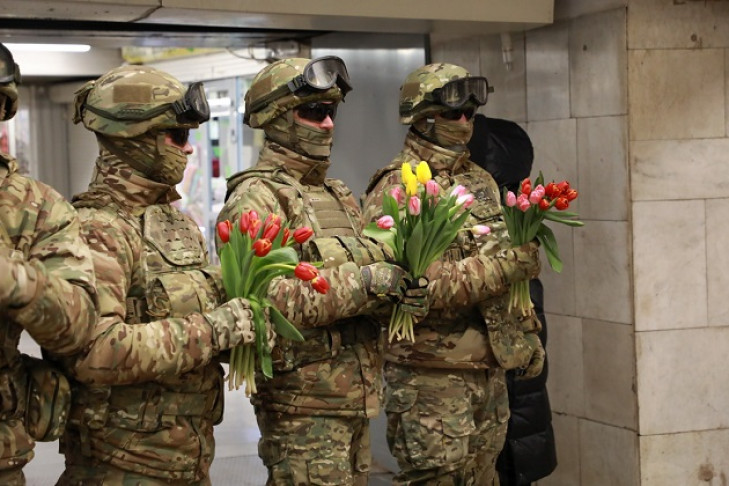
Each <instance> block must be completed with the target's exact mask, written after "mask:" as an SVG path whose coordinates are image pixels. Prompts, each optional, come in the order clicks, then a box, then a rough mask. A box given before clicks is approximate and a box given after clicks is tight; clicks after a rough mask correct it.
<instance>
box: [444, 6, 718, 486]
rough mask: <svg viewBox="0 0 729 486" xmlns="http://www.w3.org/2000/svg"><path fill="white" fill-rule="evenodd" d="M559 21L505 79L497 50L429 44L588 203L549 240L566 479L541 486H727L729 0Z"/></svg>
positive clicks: (574, 14)
mask: <svg viewBox="0 0 729 486" xmlns="http://www.w3.org/2000/svg"><path fill="white" fill-rule="evenodd" d="M555 18H556V21H555V23H554V24H553V25H551V26H549V27H545V28H542V29H538V30H534V31H529V32H526V33H524V34H519V35H517V34H512V44H513V46H514V50H515V54H514V56H513V57H514V64H513V66H512V69H511V70H510V71H508V70H507V69H506V67H505V66H504V64H503V62H502V61H501V42H500V39H499V37H494V36H484V37H480V38H479V37H476V38H470V39H460V40H454V39H445V38H438V37H433V38H432V40H431V42H432V57H433V60H434V61H449V62H453V63H456V64H462V65H465V66H468V67H469V69H471V70H475V69H476V68H478V71H476V72H479V73H480V74H481V75H485V76H487V77H488V78H489V80H491V82H492V84H493V85H494V86H495V87H496V92H495V93H494V94H493V95H492V97H491V98H490V99H489V104H488V105H487V106H486V107H485V108H484V109H483V110H482V111H483V112H484V113H486V114H487V115H489V116H494V117H501V118H509V119H512V120H516V121H518V122H520V123H522V124H523V125H524V126H525V128H526V129H527V131H528V133H529V134H530V136H531V138H532V141H533V143H534V146H535V170H542V171H543V172H544V173H545V175H547V176H548V177H549V178H555V179H562V178H567V179H569V180H570V181H572V182H573V183H574V185H575V186H576V187H577V188H578V189H579V190H580V192H581V196H580V198H579V199H578V200H577V204H576V205H575V209H576V210H577V211H578V212H579V213H580V215H581V217H582V219H583V220H584V221H585V222H586V226H585V227H584V228H579V229H576V230H575V229H570V228H567V227H563V226H557V227H554V230H555V233H556V235H557V238H558V241H559V244H560V250H561V253H562V257H563V259H564V262H565V268H564V270H563V272H562V273H561V274H556V273H554V272H552V271H551V270H549V269H547V268H546V262H545V270H544V271H543V274H542V276H543V280H544V283H545V288H546V307H547V310H548V316H547V319H548V325H549V336H550V337H549V345H548V348H547V351H548V353H549V355H550V360H551V369H550V372H551V373H550V378H549V390H550V397H551V399H552V406H553V412H554V425H555V430H556V433H557V441H558V444H557V446H558V456H559V462H560V464H559V466H558V468H557V470H556V471H555V472H554V474H553V475H552V476H550V477H549V478H547V479H544V480H542V481H540V482H539V485H540V486H543V485H547V486H550V485H560V486H565V485H568V486H569V485H583V486H600V485H614V484H617V485H638V484H640V485H648V486H653V485H656V486H658V485H661V486H665V485H669V486H671V485H677V486H684V485H706V484H716V485H719V484H721V485H724V484H727V477H728V476H729V456H728V455H727V453H726V451H727V450H729V449H728V446H729V412H727V404H728V403H729V388H727V386H726V383H727V372H726V367H725V362H726V358H725V356H726V354H727V352H728V351H729V299H727V298H725V295H726V292H727V289H729V272H727V271H726V270H725V269H726V268H728V267H729V252H726V251H722V250H723V245H722V242H726V241H727V240H728V239H729V230H727V229H726V226H725V225H723V224H722V223H723V219H722V218H723V217H726V216H725V215H726V214H727V211H729V183H727V178H729V168H727V167H729V166H728V165H727V164H726V158H727V154H729V121H728V120H729V101H728V100H729V2H726V1H707V2H704V1H693V0H630V1H620V0H616V1H611V0H605V1H602V2H600V1H598V0H594V1H586V2H577V1H573V0H565V1H559V0H558V1H557V2H556V7H555ZM522 49H523V53H522V52H519V51H520V50H522ZM474 52H475V53H474ZM476 55H477V57H475V56H476ZM522 56H523V57H522Z"/></svg>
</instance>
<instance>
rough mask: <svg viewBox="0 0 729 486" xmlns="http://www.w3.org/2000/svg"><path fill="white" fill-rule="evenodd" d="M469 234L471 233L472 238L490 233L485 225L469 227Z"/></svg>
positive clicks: (489, 229)
mask: <svg viewBox="0 0 729 486" xmlns="http://www.w3.org/2000/svg"><path fill="white" fill-rule="evenodd" d="M471 233H473V235H474V236H483V235H487V234H489V233H491V228H489V227H488V226H486V225H485V224H477V225H475V226H473V227H471Z"/></svg>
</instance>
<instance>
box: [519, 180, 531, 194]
mask: <svg viewBox="0 0 729 486" xmlns="http://www.w3.org/2000/svg"><path fill="white" fill-rule="evenodd" d="M531 192H532V181H531V180H530V179H529V178H528V177H527V178H526V179H524V180H523V181H521V193H522V194H526V195H529V194H530V193H531Z"/></svg>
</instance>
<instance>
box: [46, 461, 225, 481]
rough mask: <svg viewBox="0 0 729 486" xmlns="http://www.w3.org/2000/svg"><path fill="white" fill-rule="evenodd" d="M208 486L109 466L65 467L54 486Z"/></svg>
mask: <svg viewBox="0 0 729 486" xmlns="http://www.w3.org/2000/svg"><path fill="white" fill-rule="evenodd" d="M170 485H172V486H210V485H211V483H210V479H204V480H203V481H197V482H194V481H193V482H191V481H188V480H182V479H161V478H152V477H149V476H145V475H144V474H140V473H135V472H131V471H124V470H122V469H119V468H116V467H114V466H111V465H109V464H98V465H95V466H92V465H84V466H80V465H66V470H65V471H63V474H62V475H61V477H60V478H59V479H58V482H57V483H56V486H170Z"/></svg>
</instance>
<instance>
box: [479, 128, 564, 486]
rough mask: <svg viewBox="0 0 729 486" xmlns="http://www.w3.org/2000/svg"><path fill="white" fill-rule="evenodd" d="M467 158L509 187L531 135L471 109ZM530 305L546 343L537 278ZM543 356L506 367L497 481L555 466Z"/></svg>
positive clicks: (518, 175) (510, 483)
mask: <svg viewBox="0 0 729 486" xmlns="http://www.w3.org/2000/svg"><path fill="white" fill-rule="evenodd" d="M468 148H469V150H470V151H471V160H473V161H474V162H476V163H477V164H478V165H480V166H481V167H483V168H484V169H486V170H487V171H488V172H489V173H491V175H492V176H493V177H494V179H495V180H496V182H497V183H498V184H499V187H500V188H503V187H507V188H509V189H510V190H512V191H515V190H516V189H517V188H518V185H519V182H521V180H522V179H524V178H526V177H528V176H529V173H530V172H531V168H532V162H533V160H534V150H533V147H532V143H531V140H529V136H528V135H527V134H526V132H525V131H524V130H522V128H521V127H520V126H519V125H517V124H516V123H514V122H512V121H508V120H500V119H496V118H486V117H485V116H483V115H476V119H475V120H474V129H473V137H472V138H471V141H470V142H469V144H468ZM530 290H531V295H532V301H533V302H534V308H535V311H536V312H537V316H538V317H539V320H540V321H541V322H542V332H541V333H540V334H539V338H540V339H541V340H542V344H543V345H544V348H545V349H546V348H547V321H546V319H545V317H544V290H543V287H542V283H541V282H540V281H539V280H532V281H531V282H530ZM548 373H549V362H548V360H547V359H546V358H545V362H544V370H543V371H542V374H541V375H539V376H538V377H536V378H533V379H530V380H521V379H518V378H517V377H516V373H515V372H513V371H510V372H509V373H507V384H508V389H509V408H510V409H511V418H510V419H509V428H508V430H507V435H506V444H505V445H504V449H503V451H502V452H501V455H500V456H499V459H498V461H497V463H496V469H497V470H498V471H499V477H500V481H501V486H524V485H528V484H531V483H532V482H533V481H537V480H538V479H541V478H544V477H546V476H548V475H549V474H551V473H552V471H554V468H555V467H556V466H557V456H556V449H555V442H554V432H553V430H552V411H551V408H550V406H549V396H548V394H547V387H546V383H547V375H548Z"/></svg>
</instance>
